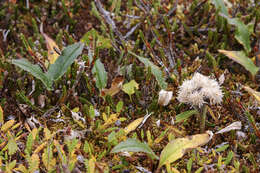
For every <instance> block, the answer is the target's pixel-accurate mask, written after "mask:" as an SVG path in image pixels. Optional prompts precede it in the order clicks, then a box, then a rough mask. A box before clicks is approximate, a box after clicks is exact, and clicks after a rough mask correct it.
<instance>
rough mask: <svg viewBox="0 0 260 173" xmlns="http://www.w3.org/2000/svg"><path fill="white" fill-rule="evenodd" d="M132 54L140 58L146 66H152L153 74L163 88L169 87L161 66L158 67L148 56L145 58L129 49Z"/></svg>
mask: <svg viewBox="0 0 260 173" xmlns="http://www.w3.org/2000/svg"><path fill="white" fill-rule="evenodd" d="M129 53H130V54H132V55H134V56H135V57H137V58H138V59H139V61H141V62H142V63H144V65H145V66H146V67H150V68H151V72H152V74H153V75H154V76H155V78H156V80H157V82H158V84H159V86H160V87H161V88H162V89H166V88H167V83H166V82H165V78H164V77H163V73H162V71H161V70H160V68H159V67H157V66H156V65H154V64H153V63H152V62H151V61H149V60H148V59H147V58H143V57H141V56H138V55H136V54H135V53H133V52H131V51H129Z"/></svg>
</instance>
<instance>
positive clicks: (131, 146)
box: [111, 138, 158, 159]
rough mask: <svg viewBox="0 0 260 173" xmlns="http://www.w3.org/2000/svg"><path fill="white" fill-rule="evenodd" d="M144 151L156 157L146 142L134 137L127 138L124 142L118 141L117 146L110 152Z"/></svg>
mask: <svg viewBox="0 0 260 173" xmlns="http://www.w3.org/2000/svg"><path fill="white" fill-rule="evenodd" d="M125 151H126V152H144V153H147V154H148V155H149V156H150V157H152V158H155V159H158V157H157V156H156V155H155V153H154V152H153V150H152V149H151V148H150V147H149V146H148V145H147V144H146V143H142V142H140V141H138V140H136V139H132V138H130V139H127V140H126V141H124V142H120V143H119V144H118V145H117V146H115V147H114V148H113V149H112V151H111V153H118V152H125Z"/></svg>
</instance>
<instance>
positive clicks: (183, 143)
mask: <svg viewBox="0 0 260 173" xmlns="http://www.w3.org/2000/svg"><path fill="white" fill-rule="evenodd" d="M211 135H212V132H209V133H204V134H197V135H192V136H187V137H184V138H177V139H174V140H172V141H171V142H169V143H168V144H167V145H166V147H165V148H164V149H163V151H162V152H161V155H160V163H159V168H160V167H162V166H163V165H165V164H170V163H172V162H174V161H176V160H177V159H179V158H181V157H182V156H183V155H184V154H185V153H186V152H187V151H188V150H190V149H193V148H197V147H199V146H201V145H205V144H206V143H208V142H209V141H210V139H211Z"/></svg>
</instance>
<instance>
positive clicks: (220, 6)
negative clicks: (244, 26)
mask: <svg viewBox="0 0 260 173" xmlns="http://www.w3.org/2000/svg"><path fill="white" fill-rule="evenodd" d="M212 3H213V4H214V5H215V8H216V9H217V10H220V12H221V13H223V14H225V15H226V16H228V9H227V7H226V6H225V4H224V1H223V0H212Z"/></svg>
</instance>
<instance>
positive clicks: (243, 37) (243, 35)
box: [212, 0, 252, 52]
mask: <svg viewBox="0 0 260 173" xmlns="http://www.w3.org/2000/svg"><path fill="white" fill-rule="evenodd" d="M212 3H213V4H214V5H215V8H216V9H219V10H220V13H221V14H220V15H221V16H222V17H224V18H226V19H227V22H228V23H229V24H230V25H234V26H236V32H235V38H236V40H237V41H238V42H239V43H240V44H242V45H243V47H244V49H245V50H246V52H250V51H251V46H250V35H251V33H252V31H251V29H250V26H247V25H245V24H244V23H243V22H242V21H241V20H240V19H238V18H231V17H230V16H229V14H228V9H227V7H226V6H225V4H224V1H223V0H212Z"/></svg>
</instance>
